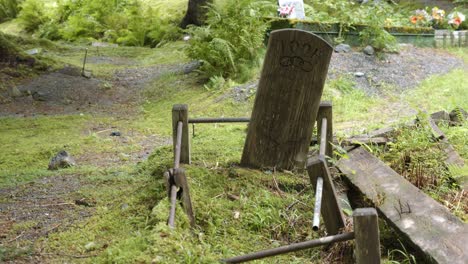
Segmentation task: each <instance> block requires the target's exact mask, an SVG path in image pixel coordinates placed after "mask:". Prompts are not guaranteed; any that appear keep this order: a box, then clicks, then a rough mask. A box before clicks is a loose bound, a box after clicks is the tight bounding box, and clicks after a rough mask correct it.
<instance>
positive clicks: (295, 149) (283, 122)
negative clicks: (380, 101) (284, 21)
mask: <svg viewBox="0 0 468 264" xmlns="http://www.w3.org/2000/svg"><path fill="white" fill-rule="evenodd" d="M332 53H333V48H332V47H331V46H330V45H329V44H328V43H327V42H325V41H324V40H323V39H321V38H320V37H318V36H316V35H314V34H312V33H309V32H306V31H302V30H295V29H284V30H277V31H273V32H272V33H271V35H270V39H269V42H268V50H267V54H266V57H265V62H264V66H263V70H262V74H261V78H260V83H259V87H258V91H257V96H256V98H255V104H254V108H253V112H252V117H251V122H250V125H249V131H248V133H247V139H246V141H245V146H244V151H243V155H242V160H241V163H242V165H244V166H250V167H257V168H260V167H276V168H277V169H293V168H294V167H295V166H297V167H300V168H304V167H305V163H306V159H307V151H308V147H309V143H310V139H311V136H312V130H313V127H314V123H315V120H316V117H317V111H318V107H319V104H320V98H321V96H322V92H323V86H324V83H325V78H326V75H327V71H328V65H329V63H330V58H331V55H332Z"/></svg>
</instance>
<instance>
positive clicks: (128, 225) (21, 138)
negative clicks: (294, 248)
mask: <svg viewBox="0 0 468 264" xmlns="http://www.w3.org/2000/svg"><path fill="white" fill-rule="evenodd" d="M25 45H31V46H33V44H25ZM184 45H185V44H183V43H180V42H179V43H175V44H174V45H167V46H163V47H161V48H157V49H146V48H115V49H114V48H102V49H100V50H99V52H100V54H101V56H107V57H117V58H120V57H124V58H128V59H129V60H135V61H143V65H146V66H149V65H155V64H172V63H179V62H182V61H185V60H186V58H185V57H184V55H183V53H182V48H183V46H184ZM49 50H50V54H51V55H52V57H53V58H55V59H56V60H59V61H61V62H63V63H71V64H73V65H75V66H80V64H81V58H82V57H81V56H82V52H83V47H69V46H66V45H59V47H55V48H54V47H49ZM96 55H97V50H96V49H94V50H93V48H91V49H90V56H96ZM89 67H90V68H89V69H91V70H92V71H95V72H96V73H97V75H102V76H108V75H109V74H110V73H111V72H112V71H113V70H115V69H118V68H120V67H125V66H117V67H116V66H114V65H89ZM202 81H203V80H201V79H200V78H199V76H197V74H196V73H192V74H189V75H182V74H167V75H164V76H162V77H161V78H159V79H158V80H157V81H155V82H154V83H152V84H150V85H148V87H146V89H145V91H144V95H145V96H146V98H147V101H146V102H145V103H144V104H143V105H142V106H141V114H140V115H139V116H136V117H134V119H133V120H120V119H118V118H115V119H112V118H104V117H96V116H93V117H91V116H88V115H85V116H51V117H37V118H21V119H19V118H2V119H0V146H2V151H1V152H0V171H1V172H0V188H4V187H6V186H14V185H17V184H23V183H26V182H30V181H32V180H34V179H37V178H39V177H44V176H53V175H56V174H60V173H68V174H76V175H80V179H81V180H82V182H83V187H82V188H81V189H80V190H79V191H78V192H77V195H79V196H80V197H85V198H89V199H93V200H95V201H96V205H95V213H94V215H93V216H92V217H90V218H88V219H86V220H83V221H82V222H78V223H74V224H73V225H71V226H68V227H66V228H63V229H59V231H58V232H55V233H51V234H49V236H48V237H44V238H42V239H41V240H40V241H37V242H36V243H35V244H34V247H35V248H36V249H42V250H43V251H42V252H44V253H50V254H51V255H50V256H51V257H52V259H53V260H55V261H57V262H59V261H62V262H63V261H64V260H66V261H71V262H86V263H88V262H89V263H110V262H112V263H135V262H137V263H139V262H141V263H149V262H152V261H154V262H160V263H216V262H218V260H219V259H221V258H226V257H231V256H235V255H239V254H243V253H248V252H252V251H255V250H260V249H266V248H271V247H275V246H280V245H284V244H288V243H291V242H298V241H304V240H307V239H313V238H316V237H319V236H322V235H323V233H319V234H317V233H313V232H312V230H311V226H310V221H311V214H312V211H313V200H314V199H313V196H312V190H311V189H310V187H309V180H308V177H307V176H306V175H302V174H299V175H294V176H292V175H290V174H287V173H273V172H271V171H258V170H249V169H243V168H239V167H238V166H237V164H238V163H239V161H240V157H241V153H242V148H243V144H244V140H245V136H246V125H245V124H240V125H239V124H237V125H236V124H217V125H215V124H203V125H202V124H200V125H196V127H195V136H194V137H191V146H192V159H193V164H192V165H190V166H184V167H185V168H186V171H187V175H188V181H189V186H190V188H191V189H190V191H191V195H192V201H193V205H194V210H195V215H196V223H197V226H196V228H195V229H193V230H190V229H189V227H188V222H187V219H186V217H185V216H184V214H183V213H182V210H181V208H180V207H179V208H178V209H177V212H178V215H177V218H176V219H177V221H176V223H177V228H176V229H175V230H169V229H168V228H167V225H166V221H167V215H168V211H169V205H168V200H167V197H166V196H167V195H166V190H165V186H164V181H163V179H162V174H163V172H164V171H165V170H167V169H168V168H170V167H172V159H173V156H172V155H173V154H172V147H159V148H157V149H155V150H154V152H153V154H152V155H151V157H150V158H149V159H148V161H146V162H144V163H142V164H139V165H136V166H134V165H125V166H121V165H112V166H109V167H108V168H97V167H92V166H86V165H79V166H78V167H76V168H71V169H67V170H63V171H60V172H49V171H48V170H47V164H48V161H49V159H50V158H51V157H52V155H54V154H55V153H56V152H57V151H58V150H60V149H62V148H64V149H66V150H69V151H70V152H71V153H72V154H73V155H82V154H85V153H97V154H99V153H107V152H112V153H119V152H129V151H134V150H136V149H138V146H136V144H130V145H129V146H123V145H120V144H118V143H117V142H115V141H113V140H109V138H106V137H102V136H100V135H99V134H97V133H96V132H95V131H94V132H93V130H92V129H91V128H92V127H93V126H95V125H96V124H102V125H104V126H107V125H108V126H118V127H120V126H125V127H126V129H129V130H135V131H137V132H138V133H141V134H143V135H151V134H155V135H158V136H169V137H170V136H171V133H172V132H171V131H172V128H171V126H172V122H171V108H172V105H173V104H176V103H186V104H188V105H189V115H190V117H222V116H224V117H244V116H250V112H251V109H252V106H253V98H251V99H249V100H248V101H246V102H236V101H234V100H233V99H231V98H229V96H227V94H228V93H229V91H227V90H220V91H207V90H206V89H205V88H204V86H203V82H202ZM465 83H468V82H467V81H466V73H465V72H464V71H462V70H455V71H452V72H450V73H449V74H446V75H443V76H434V77H431V78H430V79H429V80H427V81H425V82H424V83H423V84H422V85H421V86H420V87H418V88H416V89H414V90H412V91H409V92H408V93H406V94H404V95H402V96H397V95H395V98H398V100H401V102H403V103H409V104H411V105H412V106H414V107H417V108H422V109H425V110H427V111H438V110H442V109H446V110H449V111H450V110H451V109H452V108H453V107H455V106H461V107H464V108H465V109H466V105H464V103H465V104H466V102H467V100H466V99H467V98H466V93H462V92H463V91H464V90H466V86H464V85H465ZM395 98H393V97H392V96H390V97H389V98H384V99H379V98H375V97H368V96H367V95H365V94H364V93H363V92H362V91H360V90H357V89H355V84H354V83H353V82H352V81H351V80H350V79H348V78H346V76H344V77H342V78H341V79H338V80H335V81H329V82H327V85H326V88H325V91H324V98H323V99H324V100H331V101H332V102H333V105H334V107H333V111H334V121H335V129H336V132H337V133H341V131H343V130H346V129H350V128H351V129H356V133H358V132H361V131H360V130H361V129H370V128H372V127H376V126H384V124H385V122H386V120H388V119H389V118H391V116H390V113H383V112H384V111H383V110H382V109H386V107H387V106H388V105H390V104H392V103H394V102H395V100H396V99H395ZM385 126H386V125H385ZM443 129H444V131H445V132H446V133H447V135H448V137H449V140H450V141H451V143H452V144H453V145H454V146H455V147H456V149H457V150H458V151H459V152H460V154H461V155H462V156H463V157H464V158H465V159H466V157H467V149H466V146H467V144H466V143H467V142H466V138H467V137H466V125H464V126H462V127H457V128H443ZM190 133H192V131H190ZM346 133H352V132H349V131H347V132H346ZM275 181H276V182H277V183H278V185H279V187H280V189H281V191H279V190H278V189H277V188H276V184H275ZM304 188H306V190H305V191H304V192H302V193H300V190H302V189H304ZM228 194H232V195H236V196H238V197H239V200H234V201H232V200H229V198H228ZM440 197H441V196H440ZM296 200H299V201H300V202H299V203H297V204H296V205H294V206H292V207H289V206H290V205H291V204H293V203H294V202H296ZM236 212H238V213H239V218H237V219H236V218H235V217H234V215H235V214H236ZM31 224H32V223H28V222H26V223H25V224H23V225H18V226H17V228H18V230H19V229H21V228H27V227H28V226H29V225H31ZM90 243H93V244H94V245H93V246H92V247H91V246H89V245H90ZM389 251H390V252H392V251H391V248H390V250H389ZM2 252H3V253H2ZM29 252H30V249H28V248H27V247H26V246H25V247H24V250H20V249H18V248H6V247H5V248H0V253H2V254H4V255H6V256H7V258H8V259H14V258H15V257H21V256H23V255H25V254H29ZM396 253H397V252H396V251H393V254H396ZM71 255H74V256H84V257H86V258H83V259H79V260H77V259H76V258H73V257H67V256H71ZM384 255H385V253H384ZM321 256H322V253H321V251H320V249H314V250H308V251H301V252H298V253H294V254H289V255H284V256H281V257H278V258H275V259H266V260H263V261H258V262H257V263H270V262H274V263H304V262H307V263H309V262H316V263H321V260H322V259H321Z"/></svg>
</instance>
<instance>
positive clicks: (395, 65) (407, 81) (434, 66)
mask: <svg viewBox="0 0 468 264" xmlns="http://www.w3.org/2000/svg"><path fill="white" fill-rule="evenodd" d="M461 67H466V66H465V65H464V62H463V60H462V59H461V58H458V57H455V56H454V55H452V54H450V53H448V52H446V51H444V50H441V49H431V48H416V47H413V46H411V45H403V46H401V51H400V53H398V54H397V53H395V54H386V55H385V58H384V59H382V60H380V59H378V58H377V57H375V56H368V55H365V54H364V53H362V52H350V53H334V54H333V56H332V60H331V62H330V68H329V76H328V78H329V79H335V78H337V77H339V76H342V75H343V74H345V75H346V74H347V75H349V76H351V77H352V78H353V79H354V80H355V81H356V84H357V88H359V89H362V90H364V91H366V92H367V93H368V94H380V93H381V87H382V85H384V84H386V85H391V86H393V87H394V88H395V89H396V90H397V91H404V90H407V89H411V88H414V87H416V86H417V85H419V84H420V83H421V81H423V80H424V79H426V78H428V77H429V76H430V75H434V74H445V73H448V72H449V71H451V70H453V69H455V68H461ZM360 73H362V74H363V76H361V77H358V76H359V75H361V74H360Z"/></svg>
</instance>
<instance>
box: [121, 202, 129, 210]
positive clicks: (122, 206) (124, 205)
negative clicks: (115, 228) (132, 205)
mask: <svg viewBox="0 0 468 264" xmlns="http://www.w3.org/2000/svg"><path fill="white" fill-rule="evenodd" d="M120 209H121V210H122V211H125V210H127V209H128V204H127V203H124V204H122V205H121V206H120Z"/></svg>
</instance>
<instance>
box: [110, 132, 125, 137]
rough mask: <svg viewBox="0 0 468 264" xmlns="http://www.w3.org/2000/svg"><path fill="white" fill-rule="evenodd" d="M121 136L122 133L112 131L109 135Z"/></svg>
mask: <svg viewBox="0 0 468 264" xmlns="http://www.w3.org/2000/svg"><path fill="white" fill-rule="evenodd" d="M121 135H122V133H120V132H119V131H112V132H111V133H110V136H111V137H120V136H121Z"/></svg>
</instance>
